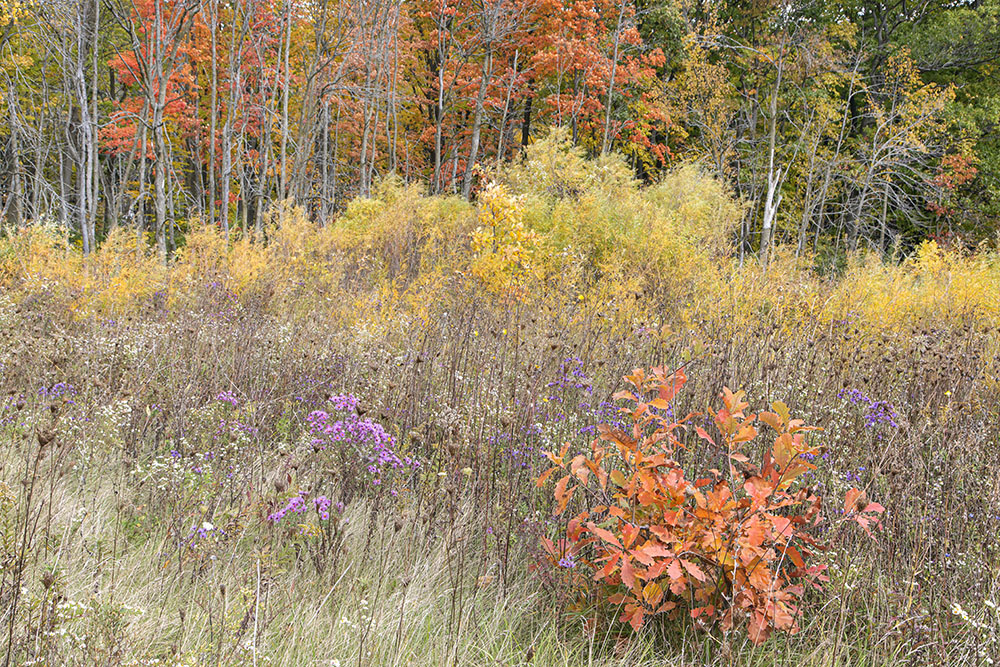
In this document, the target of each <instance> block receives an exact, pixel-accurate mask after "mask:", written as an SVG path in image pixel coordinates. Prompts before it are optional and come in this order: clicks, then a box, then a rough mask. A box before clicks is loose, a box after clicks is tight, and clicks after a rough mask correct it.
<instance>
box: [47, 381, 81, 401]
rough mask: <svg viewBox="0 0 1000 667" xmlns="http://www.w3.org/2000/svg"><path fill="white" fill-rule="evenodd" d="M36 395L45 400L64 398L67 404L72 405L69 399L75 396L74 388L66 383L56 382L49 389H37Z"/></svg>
mask: <svg viewBox="0 0 1000 667" xmlns="http://www.w3.org/2000/svg"><path fill="white" fill-rule="evenodd" d="M38 395H39V396H41V397H42V398H47V399H53V398H65V399H66V402H67V403H73V401H72V400H69V397H70V396H76V387H74V386H73V385H71V384H68V383H66V382H57V383H55V384H54V385H52V386H51V387H39V389H38Z"/></svg>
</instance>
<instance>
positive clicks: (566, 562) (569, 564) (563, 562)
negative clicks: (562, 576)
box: [559, 554, 576, 570]
mask: <svg viewBox="0 0 1000 667" xmlns="http://www.w3.org/2000/svg"><path fill="white" fill-rule="evenodd" d="M559 567H562V568H565V569H567V570H569V569H571V568H574V567H576V561H575V560H573V556H571V555H570V554H566V555H565V556H563V557H562V558H560V559H559Z"/></svg>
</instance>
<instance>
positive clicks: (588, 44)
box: [0, 0, 1000, 256]
mask: <svg viewBox="0 0 1000 667" xmlns="http://www.w3.org/2000/svg"><path fill="white" fill-rule="evenodd" d="M998 22H1000V9H998V6H997V4H996V3H995V2H992V1H991V0H985V1H982V2H980V1H976V2H937V1H932V2H906V1H902V0H895V1H891V2H868V1H866V0H843V1H841V0H837V1H834V2H815V1H812V0H805V1H798V0H796V1H793V2H753V3H750V4H747V3H742V2H732V3H727V2H694V1H691V2H688V1H686V0H676V1H675V0H662V1H661V0H656V1H650V0H640V1H637V2H611V1H605V0H596V1H594V2H576V1H567V2H562V1H558V0H475V1H466V0H450V1H449V0H442V1H439V0H433V1H423V0H420V1H417V2H402V1H399V0H372V1H368V0H365V1H357V2H355V1H350V2H337V1H335V0H310V1H307V2H272V1H271V0H235V1H232V2H226V1H220V0H178V1H175V0H169V1H159V0H148V1H145V0H144V1H142V2H138V1H132V0H129V1H127V2H121V1H119V0H111V1H108V2H104V1H98V0H94V1H83V0H80V1H65V2H64V1H63V0H56V1H54V2H25V1H23V0H4V4H3V5H2V7H0V53H2V76H3V89H4V95H3V97H4V99H3V101H2V116H0V118H2V124H0V141H2V143H3V152H2V156H0V157H2V162H0V188H2V189H0V213H2V216H3V218H4V219H5V220H6V221H8V222H9V223H11V224H15V225H18V224H22V223H23V222H24V221H27V220H35V219H38V218H42V217H47V218H52V219H54V220H56V221H58V223H59V224H60V225H61V226H64V227H65V228H67V229H68V230H72V231H71V233H72V234H73V236H74V238H78V239H79V243H80V244H81V246H82V248H83V250H84V251H85V252H87V251H89V250H91V249H93V248H94V247H95V246H96V245H97V244H98V243H100V241H101V239H102V238H104V237H106V236H107V234H108V233H110V232H111V231H112V230H113V229H114V228H115V227H117V226H127V227H130V228H134V229H136V230H138V231H146V232H148V233H149V234H150V235H151V237H153V238H154V239H155V243H156V246H157V247H158V248H159V252H160V253H161V255H164V256H165V255H167V254H169V253H171V252H173V251H174V250H175V249H176V248H177V247H178V245H179V244H181V243H182V240H181V238H180V237H181V236H182V235H183V233H184V231H185V230H186V229H188V228H189V227H190V225H191V224H193V221H196V220H202V221H205V220H207V221H210V222H211V223H212V224H215V225H217V226H218V227H220V228H221V229H223V230H226V231H227V232H228V230H231V229H240V230H248V229H255V230H257V231H260V230H261V227H262V225H263V223H264V221H265V220H266V219H267V216H268V212H269V210H270V208H271V207H272V205H273V203H274V202H276V201H281V200H291V201H294V202H297V203H299V204H300V205H302V206H304V207H306V209H307V211H308V215H309V216H310V218H312V219H314V220H317V221H324V220H328V219H330V218H331V217H332V216H333V215H335V214H336V212H337V211H339V210H341V209H342V208H343V207H344V206H345V204H346V203H347V202H348V201H350V200H351V199H352V198H353V197H356V196H362V197H364V196H367V195H368V194H369V193H370V192H371V188H372V185H373V183H375V182H377V181H379V180H380V179H384V178H386V177H387V176H388V175H390V174H392V175H395V176H397V177H398V178H401V179H402V180H403V181H404V182H407V183H420V184H423V185H424V186H425V187H426V189H427V190H428V191H429V192H431V193H459V194H461V196H463V197H465V198H470V197H472V196H474V193H475V191H476V189H477V188H478V187H479V185H480V184H481V183H482V182H483V179H484V175H485V174H488V172H489V170H490V169H493V168H495V167H496V165H498V164H502V163H504V162H507V161H510V160H514V159H517V156H518V155H519V154H520V151H521V149H522V147H523V146H526V145H528V144H529V143H530V142H531V141H532V140H533V139H534V138H536V137H539V136H544V135H545V134H546V133H547V132H548V130H549V128H553V127H559V128H565V129H566V131H567V132H568V133H569V135H570V137H571V140H572V142H573V143H574V144H577V145H579V146H581V147H583V148H584V149H585V151H586V152H587V153H588V154H590V155H601V154H605V153H607V152H609V151H614V152H617V153H620V154H621V155H623V156H625V158H626V159H627V160H628V163H629V165H630V167H631V169H632V170H633V172H634V173H635V175H636V177H637V178H639V179H642V180H644V181H647V182H651V181H655V180H656V179H658V178H659V177H660V175H662V174H663V173H664V172H665V171H667V170H670V169H672V168H675V167H676V166H677V165H679V164H683V163H687V162H696V163H698V164H700V165H702V167H703V168H704V169H705V170H706V171H708V172H709V173H711V174H713V175H715V176H717V177H718V178H720V179H722V180H723V181H724V182H726V183H727V184H728V185H729V187H730V188H731V189H732V191H733V193H734V194H735V195H736V196H737V197H739V198H740V199H741V200H742V201H744V202H745V203H746V205H747V206H748V211H747V214H746V216H745V219H744V221H743V224H742V228H741V230H740V233H739V239H738V246H739V251H740V253H760V254H761V255H762V256H764V255H766V253H767V252H768V250H769V247H770V245H771V244H772V243H775V242H779V243H791V244H794V245H795V246H796V252H797V253H800V254H801V253H804V252H807V251H810V252H816V253H819V254H822V255H831V256H832V255H834V254H836V253H837V252H843V250H844V249H845V248H847V249H857V248H858V247H870V248H876V249H878V250H880V251H882V252H886V253H889V252H891V249H892V248H893V247H894V246H896V245H901V246H902V247H904V248H907V247H912V246H913V245H915V243H916V242H917V241H919V240H920V239H922V238H924V237H927V236H934V237H936V238H942V239H948V240H949V242H955V243H964V244H970V245H972V246H974V245H975V244H977V243H979V242H981V241H983V240H985V239H989V238H991V237H992V236H993V234H994V233H995V231H996V222H995V220H996V214H997V212H998V210H1000V191H998V188H1000V185H998V180H997V179H998V178H1000V149H998V139H997V111H996V109H997V105H998V104H1000V102H998V99H1000V92H998V86H997V83H996V81H995V67H996V62H997V60H998V58H1000V55H998V54H1000V36H998V35H1000V32H998V31H1000V27H998Z"/></svg>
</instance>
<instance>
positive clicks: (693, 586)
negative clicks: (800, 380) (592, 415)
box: [538, 368, 883, 643]
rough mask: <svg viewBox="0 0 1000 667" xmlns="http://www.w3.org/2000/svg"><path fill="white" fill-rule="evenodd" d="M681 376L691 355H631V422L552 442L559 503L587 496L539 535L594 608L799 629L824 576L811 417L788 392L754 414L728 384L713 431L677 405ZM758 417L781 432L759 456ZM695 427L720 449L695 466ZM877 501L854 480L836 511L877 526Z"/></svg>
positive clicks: (639, 617) (638, 620)
mask: <svg viewBox="0 0 1000 667" xmlns="http://www.w3.org/2000/svg"><path fill="white" fill-rule="evenodd" d="M686 379H687V378H686V375H685V373H684V371H683V369H681V370H678V371H676V372H673V373H668V371H666V370H665V369H663V368H654V369H651V370H650V372H649V373H646V372H645V371H643V370H642V369H636V370H635V371H633V372H632V374H631V375H628V376H627V377H625V381H626V382H627V383H628V384H630V385H631V386H632V388H631V390H626V391H620V392H618V393H617V394H615V398H616V399H624V400H626V401H627V402H628V403H629V404H630V405H629V406H628V407H625V408H622V412H623V413H627V415H628V417H629V419H630V420H631V422H632V427H631V429H630V432H625V431H623V430H621V429H618V428H615V427H613V426H609V425H601V426H599V427H598V433H599V436H598V437H597V438H596V439H595V440H594V442H593V443H592V445H591V453H590V455H589V456H588V455H585V454H579V455H577V456H573V457H569V456H568V455H567V452H568V451H569V443H567V444H566V445H565V446H564V447H563V448H562V451H561V452H560V453H559V454H555V453H547V454H546V456H547V457H548V458H549V459H550V460H551V461H552V463H554V464H555V465H554V466H553V467H552V468H550V469H548V470H547V471H545V472H544V473H543V474H542V475H541V476H540V477H539V479H538V485H539V486H542V485H543V484H545V482H546V481H547V480H548V479H549V478H550V477H552V476H553V474H554V473H557V472H559V473H564V474H562V475H560V476H558V480H557V481H556V484H555V501H556V513H557V514H558V515H562V514H564V513H565V512H566V509H567V507H569V506H570V503H571V502H573V500H572V499H573V498H576V499H577V500H576V501H575V504H579V503H580V502H581V501H582V504H583V507H584V509H583V511H581V512H579V513H578V514H576V515H575V516H573V517H572V518H570V519H569V520H568V522H567V524H566V532H565V537H563V538H561V539H558V540H556V541H553V540H550V539H548V538H542V546H543V547H544V549H545V551H546V553H547V555H548V559H549V560H550V562H551V563H552V564H554V565H556V566H557V567H561V568H564V569H565V570H567V571H569V572H571V576H570V577H569V580H570V581H571V582H572V585H574V586H575V587H578V588H579V589H581V590H579V591H578V592H580V593H581V594H582V596H583V597H584V598H588V597H589V599H590V600H591V601H593V602H596V603H597V605H598V609H600V608H601V605H604V606H605V607H607V606H608V605H611V606H615V607H616V608H617V609H618V610H620V615H619V620H620V621H622V622H628V623H629V624H631V626H632V628H634V629H636V630H638V629H639V628H640V627H641V626H642V625H643V624H644V622H645V621H646V620H647V619H649V618H650V617H653V616H656V615H659V614H668V615H669V616H670V617H671V618H677V617H678V616H679V615H680V614H682V613H686V614H690V616H691V617H693V618H695V619H699V620H698V621H697V622H698V623H699V624H701V625H702V626H703V627H719V628H721V630H722V631H723V632H728V631H731V630H733V629H734V628H737V627H745V628H746V631H747V634H748V636H749V638H750V639H751V640H752V641H753V642H755V643H762V642H764V641H766V640H767V638H768V637H769V636H770V635H771V633H772V632H774V631H786V632H789V633H794V632H796V631H797V630H798V627H799V626H798V618H799V616H800V602H801V599H802V597H803V594H804V593H805V590H806V587H807V586H812V587H815V588H819V587H820V584H821V583H822V582H824V581H826V580H827V577H826V575H825V574H824V571H825V569H826V565H825V564H823V563H816V562H815V559H814V558H813V557H814V556H815V555H816V553H817V552H818V551H820V550H822V549H824V548H825V545H824V544H823V543H822V542H821V541H820V540H819V539H818V536H817V533H818V531H817V530H816V527H817V526H819V524H821V523H822V521H823V519H822V518H821V514H820V504H821V499H820V497H819V496H818V495H817V494H816V492H815V491H814V490H813V489H812V488H810V486H809V485H808V484H805V483H803V480H802V475H803V473H806V472H808V471H810V470H813V469H815V468H816V465H815V464H814V463H813V462H812V461H813V460H817V455H818V454H821V453H822V450H823V448H822V447H812V446H810V445H809V444H807V442H806V439H805V434H806V433H807V432H808V431H812V430H816V428H815V427H811V426H807V425H805V424H804V423H803V422H802V420H799V419H792V417H791V416H790V414H789V411H788V408H787V406H786V405H785V404H784V403H781V402H775V403H774V404H773V405H772V406H771V409H772V411H771V412H761V413H760V414H757V415H754V414H748V413H747V409H748V407H749V405H748V404H747V403H746V402H745V401H744V393H743V392H737V393H733V392H732V391H730V390H729V389H728V388H725V389H724V390H723V393H722V399H723V403H724V407H722V408H720V409H719V410H718V411H712V410H710V414H711V417H712V418H713V419H712V421H714V424H715V427H716V428H717V430H718V432H719V433H718V435H717V437H713V436H712V435H710V434H709V433H708V432H707V431H706V430H705V429H704V428H702V426H698V425H695V424H696V422H695V421H694V420H695V419H696V418H701V417H703V415H701V414H698V413H692V414H689V415H688V416H686V417H684V418H682V419H679V420H676V419H674V418H673V417H672V408H673V405H672V401H673V399H674V396H675V395H676V394H677V392H678V390H679V389H680V388H681V387H682V386H683V384H684V383H685V381H686ZM698 421H701V422H702V423H704V424H706V425H707V422H708V420H707V419H706V420H704V421H702V420H700V419H699V420H698ZM758 424H766V425H767V426H768V427H770V429H771V430H773V431H774V434H775V437H774V441H773V444H772V445H771V446H770V447H768V448H765V451H764V452H763V456H762V460H761V461H760V463H755V462H754V461H751V459H750V457H749V456H748V455H747V453H749V447H748V443H751V442H752V441H753V440H754V439H755V438H757V437H758V427H757V425H758ZM691 427H693V429H694V432H695V433H696V434H697V436H698V437H700V438H701V439H703V440H704V441H705V442H706V443H707V445H708V446H709V447H710V448H712V449H713V450H715V452H716V453H717V457H718V461H719V464H718V468H713V469H711V470H709V471H707V473H706V475H705V476H703V477H699V478H697V479H690V478H689V477H688V475H687V474H686V472H685V470H684V469H683V467H682V466H681V464H680V463H678V461H677V460H676V459H675V458H674V455H675V454H676V452H677V450H678V449H679V448H682V447H683V444H682V443H681V441H680V439H679V436H680V435H682V434H683V432H684V431H686V430H688V429H689V428H691ZM719 468H721V470H720V469H719ZM882 511H883V508H882V506H881V505H878V504H877V503H870V502H868V500H867V499H866V497H865V495H864V494H863V493H862V492H860V491H858V490H857V489H852V490H851V491H850V492H848V495H847V503H846V505H845V513H844V516H843V518H842V519H841V521H855V522H857V523H859V524H861V525H862V527H864V528H865V529H866V530H869V528H870V526H872V525H878V514H880V513H881V512H882ZM584 574H586V575H587V576H584Z"/></svg>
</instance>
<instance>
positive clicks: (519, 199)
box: [0, 142, 1000, 337]
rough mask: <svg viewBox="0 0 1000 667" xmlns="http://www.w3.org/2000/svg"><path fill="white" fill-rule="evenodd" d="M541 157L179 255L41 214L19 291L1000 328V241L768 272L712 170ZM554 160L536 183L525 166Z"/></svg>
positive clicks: (776, 263) (339, 320)
mask: <svg viewBox="0 0 1000 667" xmlns="http://www.w3.org/2000/svg"><path fill="white" fill-rule="evenodd" d="M539 143H544V142H539ZM534 156H535V158H536V159H538V160H541V163H539V164H533V163H532V160H531V159H529V160H528V161H527V162H526V163H524V164H519V165H516V166H515V167H512V169H511V173H509V174H500V175H498V177H497V180H495V181H493V182H491V183H490V184H489V185H488V186H486V187H485V188H484V189H483V191H482V192H481V193H480V194H479V196H478V201H477V204H476V206H472V205H470V204H469V203H468V202H465V201H463V200H461V199H459V198H457V197H429V196H426V195H425V194H424V193H423V192H422V191H421V190H420V189H419V188H417V187H414V186H405V185H403V184H402V183H400V182H399V181H397V180H387V181H385V182H383V183H380V184H378V185H377V186H376V188H375V192H374V196H373V197H372V198H370V199H363V200H357V201H355V202H352V203H351V204H350V205H349V206H348V207H347V209H346V211H344V213H343V214H342V215H341V216H340V217H339V218H338V219H336V220H335V221H333V222H332V223H331V224H329V225H327V226H320V225H318V224H315V223H313V222H310V221H309V220H308V218H307V217H306V215H305V212H304V211H303V210H302V209H301V208H298V207H295V206H292V205H290V204H287V203H279V204H277V205H275V206H274V207H273V208H272V210H271V212H270V217H269V219H268V221H267V224H266V225H265V234H264V238H249V237H243V238H239V237H233V238H232V239H231V240H230V241H229V242H227V241H226V239H225V237H224V236H223V235H222V234H221V232H219V231H218V230H216V229H214V228H211V227H205V226H200V225H197V224H194V223H192V224H190V225H189V231H188V232H187V234H186V235H185V238H184V245H183V247H182V248H180V249H179V250H178V252H177V253H176V255H175V256H174V258H173V259H172V260H171V262H170V263H169V265H167V266H164V265H162V264H161V263H160V262H159V261H158V260H157V259H156V258H155V253H151V252H150V251H149V249H148V247H147V246H146V244H145V242H139V241H137V239H136V237H135V235H134V233H133V232H129V231H125V230H118V231H117V232H115V233H113V234H112V235H111V236H110V237H109V238H108V239H106V240H105V241H104V242H103V243H102V244H101V246H100V248H99V249H98V251H97V252H95V253H92V254H91V255H90V256H89V257H84V256H83V255H82V253H81V252H80V250H79V248H78V247H76V246H74V245H73V244H71V243H70V242H69V241H68V239H67V238H66V237H65V231H64V230H61V229H60V228H57V227H55V226H53V225H51V224H36V225H33V226H29V227H27V228H24V229H19V230H12V231H10V232H9V233H8V234H7V235H6V236H3V237H0V286H2V287H3V288H4V290H5V291H6V292H7V293H8V294H9V295H10V296H11V297H12V298H13V299H14V300H15V301H16V300H18V299H23V298H26V297H29V296H30V297H32V298H45V299H47V300H49V301H51V302H54V303H58V304H63V305H64V306H65V307H66V309H67V311H68V312H71V313H73V315H74V316H76V317H81V318H83V317H91V316H117V315H120V314H122V313H127V312H130V311H134V310H137V309H144V308H157V307H169V308H171V309H175V308H178V307H183V306H184V305H186V304H191V303H194V302H195V301H196V300H197V299H198V298H200V295H202V294H204V293H205V292H206V290H211V289H215V288H216V287H223V288H224V289H225V290H227V291H228V293H231V294H232V295H234V298H236V299H240V300H242V301H244V302H245V303H250V302H253V303H256V304H260V305H261V306H263V307H264V308H266V309H268V310H269V311H270V312H272V313H274V314H275V315H281V316H291V317H306V316H308V317H323V318H327V319H328V320H329V321H330V322H331V324H334V323H335V324H338V325H345V324H346V325H351V326H355V327H356V330H359V331H363V330H364V331H370V332H372V335H375V334H376V332H378V334H379V335H386V332H390V333H391V332H392V331H399V330H405V329H406V328H407V327H409V326H410V325H412V324H414V323H418V322H426V321H429V320H431V319H432V318H434V317H437V316H439V315H440V314H441V313H443V312H444V311H447V310H452V309H454V308H455V307H456V306H460V305H461V304H463V303H468V302H469V301H470V299H473V298H476V297H477V296H480V297H484V298H483V299H482V301H481V302H483V303H487V304H492V306H493V307H495V308H497V309H504V308H508V307H509V306H510V304H511V299H512V298H513V299H516V300H517V302H518V304H519V305H521V306H527V307H529V308H535V309H543V308H544V309H545V310H546V311H547V312H553V313H558V315H557V317H558V318H559V321H560V322H561V323H564V324H566V325H567V326H570V325H577V324H580V323H581V322H582V323H585V324H586V326H588V327H592V328H594V329H595V330H599V331H601V332H607V333H614V334H616V335H617V334H625V333H627V332H629V331H635V330H636V329H643V330H646V331H666V330H669V329H671V328H683V329H685V330H693V331H695V332H706V335H712V336H715V337H718V336H727V335H736V334H738V333H739V332H742V331H747V330H750V329H753V328H755V327H779V328H781V329H782V330H784V331H792V330H802V329H803V328H806V329H808V330H816V329H818V328H828V327H833V326H838V325H839V324H841V323H849V324H850V325H851V327H852V328H857V329H858V331H859V332H863V333H865V334H877V333H880V332H881V333H887V334H894V335H895V334H898V335H910V334H911V333H912V332H914V331H917V330H919V329H920V328H926V327H936V328H946V327H953V326H964V325H965V323H968V322H976V323H979V324H980V325H982V326H987V327H989V326H992V327H996V326H998V325H1000V261H998V258H997V256H996V254H995V253H991V252H988V251H985V250H983V251H981V252H979V253H975V254H970V253H963V252H959V251H954V250H949V249H945V248H942V247H939V246H938V245H937V244H936V243H934V242H933V241H927V242H925V243H923V244H921V245H920V246H919V247H918V248H917V249H916V250H915V251H914V253H913V254H912V256H911V257H910V258H909V259H907V260H905V261H903V262H900V263H886V262H884V261H883V260H882V259H881V258H880V257H878V256H876V255H872V254H858V255H854V256H852V257H851V259H850V261H849V263H848V267H847V269H846V271H845V272H844V273H843V274H842V275H840V276H836V277H829V276H828V277H821V276H819V275H817V274H816V273H815V272H814V271H813V270H812V268H811V266H810V263H809V262H808V261H807V260H803V259H797V258H795V257H794V256H792V254H791V252H790V251H788V250H785V249H782V248H776V249H775V252H774V254H773V258H772V261H771V262H770V264H769V266H768V268H767V270H766V271H764V270H762V269H761V268H760V266H759V265H757V264H756V263H750V264H748V265H747V266H744V267H742V268H741V267H740V266H739V265H738V263H737V261H736V259H735V258H734V257H733V256H732V248H731V247H730V242H731V239H733V238H734V237H735V231H736V229H737V226H738V225H739V221H740V218H741V214H742V210H741V206H740V204H739V203H738V202H736V201H735V200H734V199H733V198H732V197H731V196H730V195H729V194H728V193H727V192H726V189H725V188H724V186H723V185H722V184H720V183H719V182H718V181H716V180H715V179H713V178H710V177H708V176H706V175H705V174H703V173H702V172H700V171H699V170H698V169H697V168H695V167H693V166H685V167H682V168H679V169H677V170H675V171H672V172H670V173H668V174H666V175H665V176H664V178H663V180H662V181H661V182H660V183H658V184H655V185H652V186H648V187H642V188H641V187H639V186H638V185H637V184H635V183H634V182H632V181H631V180H629V179H620V178H618V177H617V176H614V177H607V178H604V180H603V183H604V185H603V186H600V187H598V186H594V187H593V188H590V189H587V190H584V191H582V192H577V193H576V194H574V195H573V196H569V195H568V194H566V193H565V192H562V193H556V194H554V193H553V191H551V190H550V186H551V184H552V183H556V182H558V183H563V184H565V183H577V184H583V183H587V184H591V185H593V184H595V183H598V182H600V181H601V178H600V177H598V176H596V175H595V174H594V172H595V170H598V171H599V170H601V169H605V171H606V174H605V176H607V174H615V173H617V171H618V167H617V166H614V165H613V162H612V161H608V160H612V158H609V159H608V160H606V161H604V162H601V163H597V162H587V161H586V160H583V161H582V162H581V161H580V160H578V159H577V158H578V157H579V156H576V155H574V154H573V153H572V151H570V150H569V149H567V148H566V147H565V146H563V145H562V144H558V142H556V143H552V142H550V144H549V145H548V146H544V145H543V146H542V147H541V148H540V149H539V150H538V151H537V152H536V153H535V154H534ZM614 159H616V158H614ZM546 165H548V166H546ZM601 165H604V166H603V167H602V166H601ZM619 166H620V165H619ZM579 170H582V172H580V171H579ZM578 172H579V173H578ZM544 173H548V174H549V176H548V177H545V178H542V177H541V176H540V178H541V179H542V180H541V181H540V182H538V183H535V184H534V185H532V186H530V187H529V186H528V185H526V184H525V182H524V181H523V180H522V178H523V177H524V176H525V174H544ZM575 187H576V186H574V188H575ZM557 195H558V196H557Z"/></svg>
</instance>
